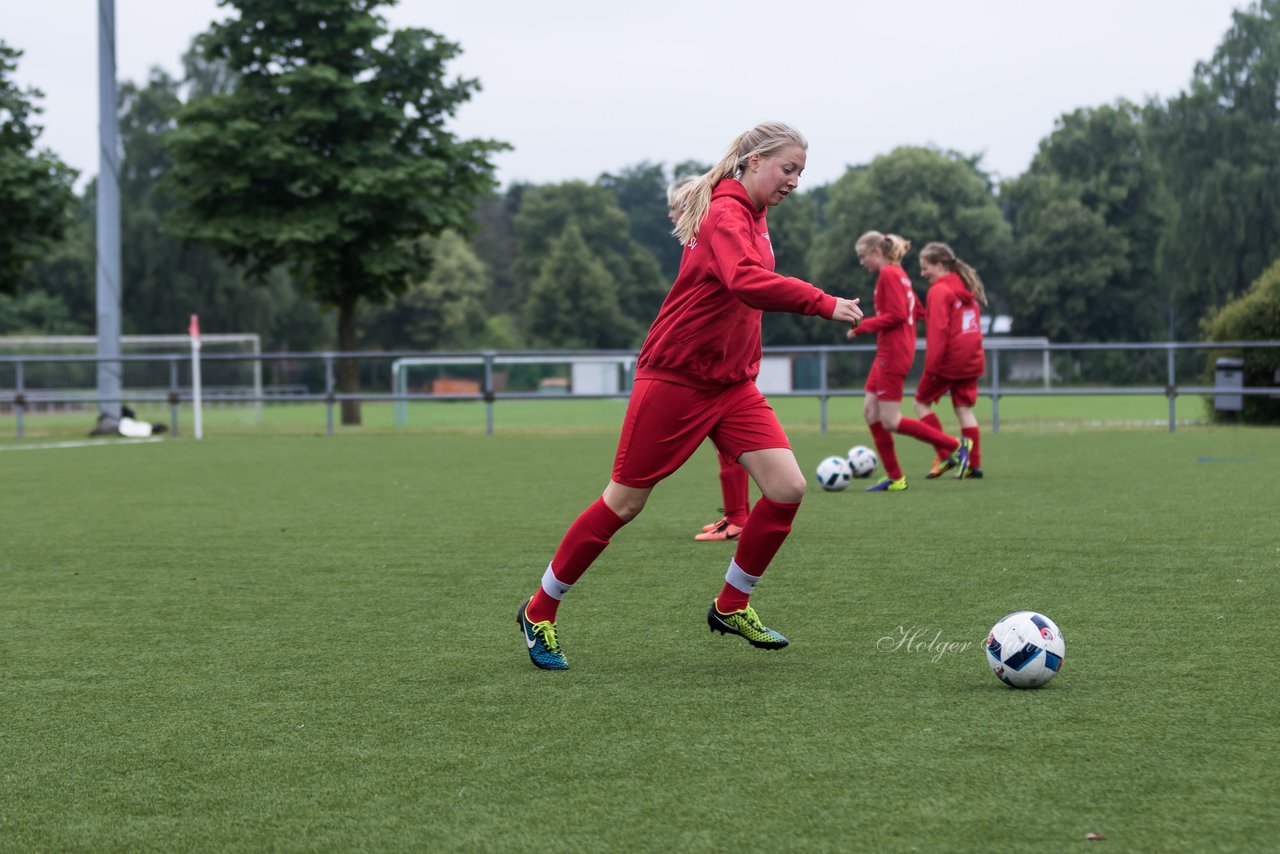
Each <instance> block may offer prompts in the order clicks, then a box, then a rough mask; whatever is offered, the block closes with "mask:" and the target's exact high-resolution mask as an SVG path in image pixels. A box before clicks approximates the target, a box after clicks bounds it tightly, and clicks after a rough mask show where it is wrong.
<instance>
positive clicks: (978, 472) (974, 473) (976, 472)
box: [956, 466, 982, 480]
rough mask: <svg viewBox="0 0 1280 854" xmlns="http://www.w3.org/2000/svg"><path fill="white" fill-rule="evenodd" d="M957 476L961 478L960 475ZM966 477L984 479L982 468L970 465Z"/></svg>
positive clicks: (968, 478) (967, 478) (966, 478)
mask: <svg viewBox="0 0 1280 854" xmlns="http://www.w3.org/2000/svg"><path fill="white" fill-rule="evenodd" d="M956 477H957V478H959V477H960V475H956ZM964 479H965V480H982V469H980V468H974V467H973V466H969V468H968V469H967V470H966V471H965V473H964Z"/></svg>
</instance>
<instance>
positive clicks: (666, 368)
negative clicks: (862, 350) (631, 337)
mask: <svg viewBox="0 0 1280 854" xmlns="http://www.w3.org/2000/svg"><path fill="white" fill-rule="evenodd" d="M835 310H836V298H835V297H833V296H831V295H830V294H828V293H826V292H824V291H822V290H820V289H818V288H815V287H814V286H813V285H811V284H809V283H808V282H802V281H801V280H799V279H793V278H788V277H786V276H780V275H778V274H777V273H775V272H774V271H773V247H772V245H770V243H769V229H768V226H767V225H766V224H765V212H764V211H763V210H756V208H755V205H753V204H752V203H751V198H750V196H748V195H747V190H746V188H745V187H743V186H742V184H741V183H740V182H738V181H737V180H735V179H733V178H726V179H724V180H723V181H721V182H720V183H719V184H717V185H716V187H715V189H714V190H713V191H712V193H711V206H710V207H709V208H708V210H707V215H706V217H705V218H704V219H703V220H702V224H701V225H700V226H699V228H698V234H697V236H696V237H695V238H694V239H693V240H690V241H689V243H688V245H687V246H685V248H684V256H683V257H682V258H681V260H680V273H679V275H677V276H676V280H675V282H674V283H673V284H672V285H671V292H670V293H668V294H667V298H666V299H665V300H664V301H663V303H662V308H661V309H659V311H658V317H657V319H655V320H654V321H653V325H652V326H651V327H649V335H648V337H647V338H645V342H644V346H643V347H641V348H640V356H639V358H638V359H637V360H636V379H664V380H668V381H670V382H676V383H680V384H682V385H687V386H694V387H698V388H714V387H717V386H725V385H732V384H733V383H737V382H741V381H742V380H748V379H754V378H755V376H756V375H757V374H758V373H759V372H760V315H761V312H762V311H787V312H792V313H794V314H816V315H819V316H820V317H823V318H826V319H828V320H830V319H831V315H832V314H834V313H835Z"/></svg>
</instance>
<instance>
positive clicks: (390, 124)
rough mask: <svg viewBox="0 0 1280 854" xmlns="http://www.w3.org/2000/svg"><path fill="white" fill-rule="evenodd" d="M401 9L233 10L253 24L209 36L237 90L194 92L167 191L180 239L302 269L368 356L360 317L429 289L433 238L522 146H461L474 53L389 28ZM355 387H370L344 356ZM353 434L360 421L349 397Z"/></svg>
mask: <svg viewBox="0 0 1280 854" xmlns="http://www.w3.org/2000/svg"><path fill="white" fill-rule="evenodd" d="M388 3H389V0H296V2H294V3H289V4H282V3H278V2H275V0H227V4H228V5H232V6H234V7H235V8H237V9H238V10H239V13H240V14H239V15H238V16H236V17H233V18H231V19H229V20H227V21H225V22H222V23H216V24H214V25H213V26H212V27H211V28H210V30H209V31H208V32H206V33H204V34H203V35H201V36H200V37H199V38H198V40H197V45H198V52H199V53H200V55H201V56H202V57H203V58H204V60H205V61H206V62H210V63H221V64H222V65H224V66H225V68H226V69H227V70H228V71H229V73H230V74H231V75H232V77H231V78H230V79H231V80H232V84H231V85H233V86H234V88H233V89H232V91H230V92H228V93H225V94H210V95H206V96H202V97H193V98H192V99H191V100H190V101H189V102H188V103H187V104H186V105H184V106H183V107H182V108H181V109H180V110H179V111H178V113H177V123H178V127H177V129H176V130H175V131H174V132H173V133H171V134H170V135H169V137H168V140H169V141H168V148H169V151H170V153H171V154H172V156H173V160H174V163H173V169H172V171H171V172H170V175H169V179H168V183H167V187H168V188H169V189H170V190H171V191H172V192H173V194H174V195H175V197H176V198H177V199H178V201H179V203H180V205H181V207H180V208H179V209H178V210H176V211H175V212H174V214H173V216H172V217H171V220H170V221H171V223H172V225H173V227H174V228H175V230H176V231H177V233H179V234H180V235H182V236H184V237H187V238H190V239H194V240H198V241H201V242H204V243H206V244H208V245H210V246H212V247H213V248H215V249H216V250H218V251H219V252H221V253H222V254H224V255H225V256H226V257H228V258H230V259H231V260H232V261H234V262H236V263H238V264H243V265H245V267H246V269H247V270H248V272H249V273H250V275H252V276H255V277H263V276H265V275H266V274H268V273H269V272H270V271H271V270H273V269H274V268H276V267H278V266H286V267H287V268H289V269H290V270H292V271H293V272H295V273H296V274H297V275H298V276H299V277H300V278H301V279H302V281H303V282H305V284H306V286H307V287H308V288H309V289H310V290H311V291H312V292H314V293H315V294H316V296H317V297H318V298H319V299H320V300H321V301H322V302H323V303H325V304H326V305H330V306H334V307H336V308H337V311H338V346H339V348H340V349H342V350H344V351H353V350H355V349H356V347H357V344H358V341H357V333H356V307H357V305H358V303H359V302H360V301H361V300H369V301H372V302H381V301H384V300H386V299H387V298H388V297H390V296H394V295H396V294H399V293H403V292H404V291H405V289H406V288H407V287H408V286H409V284H410V282H412V281H416V280H421V279H422V278H423V277H424V276H425V275H426V274H427V273H428V272H429V269H430V263H431V259H430V256H429V253H428V250H427V245H428V244H427V243H426V242H425V241H422V240H419V238H420V237H422V236H424V235H438V234H440V233H442V232H443V231H445V230H446V229H449V228H453V229H456V230H465V229H466V228H467V227H468V225H469V221H470V216H471V213H472V211H473V210H474V208H475V205H476V203H477V202H478V201H479V200H480V199H481V198H482V197H483V196H484V194H485V193H486V192H488V191H489V190H490V189H491V188H492V187H493V184H494V182H493V169H494V167H493V164H492V163H491V162H490V160H489V158H490V157H491V156H492V155H493V154H495V153H496V152H498V151H501V150H503V149H504V148H505V147H506V146H505V144H503V143H499V142H494V141H490V140H460V139H458V138H456V137H455V136H454V135H453V134H452V133H450V132H449V131H448V130H447V129H446V127H445V123H446V121H447V120H448V119H449V118H451V117H452V116H453V114H454V113H455V111H456V110H457V109H458V107H459V106H461V104H463V103H464V102H466V101H467V100H468V99H469V98H470V97H471V95H472V94H473V93H474V92H475V91H477V90H478V89H479V83H478V82H477V81H476V80H472V79H462V78H458V79H454V80H448V79H446V74H445V66H446V65H447V63H448V62H449V61H450V60H452V59H453V58H455V57H456V56H457V55H458V53H459V50H460V49H459V47H458V45H456V44H454V43H452V42H449V41H447V40H445V39H444V38H443V37H442V36H440V35H438V34H437V33H434V32H431V31H429V30H423V29H404V30H397V31H394V32H388V30H387V29H386V27H385V26H384V21H383V19H382V18H381V16H379V15H377V14H375V10H376V9H377V8H378V7H380V6H384V5H388ZM339 382H340V387H341V389H342V390H343V391H344V392H348V393H352V392H355V391H356V390H357V375H356V365H355V362H354V361H353V360H346V359H344V360H343V361H342V364H341V365H340V367H339ZM342 420H343V423H344V424H358V423H360V409H359V406H358V405H357V404H356V402H355V401H344V403H343V407H342Z"/></svg>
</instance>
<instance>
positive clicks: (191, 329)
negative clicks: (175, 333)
mask: <svg viewBox="0 0 1280 854" xmlns="http://www.w3.org/2000/svg"><path fill="white" fill-rule="evenodd" d="M187 334H188V335H190V336H191V337H192V338H195V339H196V340H197V341H198V340H199V339H200V315H198V314H193V315H191V325H190V326H188V327H187Z"/></svg>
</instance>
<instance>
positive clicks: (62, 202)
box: [0, 41, 77, 294]
mask: <svg viewBox="0 0 1280 854" xmlns="http://www.w3.org/2000/svg"><path fill="white" fill-rule="evenodd" d="M21 56H22V51H20V50H17V49H16V48H11V47H9V46H8V45H7V44H5V43H4V42H3V41H0V293H10V294H11V293H15V292H16V291H17V290H18V277H19V275H20V274H21V273H22V272H23V270H24V269H26V267H27V266H28V265H29V264H30V263H31V262H32V261H34V260H35V259H37V258H39V257H40V256H41V255H43V254H44V253H45V252H47V251H48V250H49V248H50V247H52V246H54V245H55V244H56V243H57V242H58V241H59V240H60V239H61V238H62V235H63V234H64V233H65V232H66V229H67V226H68V225H69V224H70V220H71V216H72V211H73V210H74V207H75V203H76V195H75V189H74V184H75V179H76V174H77V173H76V171H75V170H74V169H72V168H71V167H69V166H67V165H66V164H65V163H63V162H62V161H61V160H59V159H58V158H57V157H56V156H55V155H54V154H53V153H52V152H51V151H49V150H48V149H37V148H36V142H37V140H38V139H39V138H40V134H41V132H42V131H43V128H42V127H40V126H39V125H37V124H34V123H33V121H32V120H33V119H34V118H35V116H37V115H39V114H40V112H41V109H40V108H39V107H38V106H36V104H35V101H36V99H38V98H40V97H42V95H41V93H40V92H39V90H36V89H20V88H18V86H17V85H16V84H15V83H14V82H13V81H12V80H11V79H10V75H12V74H13V72H14V71H15V70H16V69H17V67H18V59H19V58H20V57H21Z"/></svg>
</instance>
